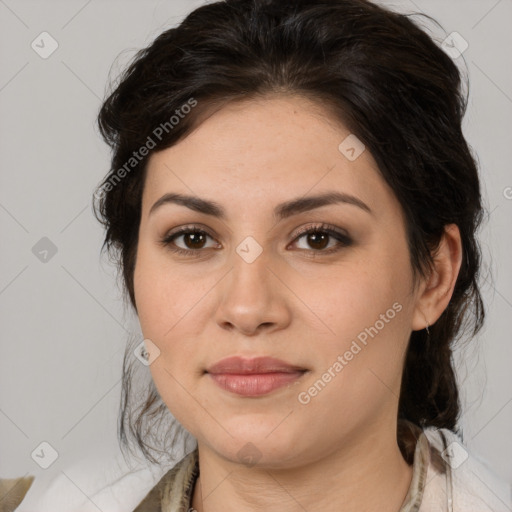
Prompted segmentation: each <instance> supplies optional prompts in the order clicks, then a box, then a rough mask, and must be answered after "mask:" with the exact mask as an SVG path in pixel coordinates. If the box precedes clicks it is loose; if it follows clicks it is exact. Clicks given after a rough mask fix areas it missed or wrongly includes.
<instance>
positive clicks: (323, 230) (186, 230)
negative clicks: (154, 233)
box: [160, 224, 352, 258]
mask: <svg viewBox="0 0 512 512" xmlns="http://www.w3.org/2000/svg"><path fill="white" fill-rule="evenodd" d="M190 233H194V234H200V235H206V236H209V237H210V238H213V236H211V235H210V234H209V233H208V232H207V231H205V230H203V229H200V228H199V227H196V226H185V227H183V228H180V229H179V230H178V231H175V232H174V233H170V234H169V235H167V236H165V237H164V238H163V239H162V240H161V241H160V243H161V244H162V245H163V246H164V247H166V248H168V249H169V250H170V251H172V252H174V253H177V254H180V255H183V256H188V257H192V258H194V257H199V256H201V255H200V254H199V253H200V252H202V251H203V249H182V248H181V247H176V245H175V244H174V243H173V240H174V239H175V238H177V237H179V236H180V235H183V234H190ZM309 234H326V235H329V236H331V237H333V238H335V239H336V240H337V241H338V245H337V246H335V247H331V248H330V249H316V250H315V249H311V250H310V253H311V256H309V257H311V258H316V257H318V255H320V256H322V255H323V256H326V255H330V254H333V253H336V252H338V251H340V250H341V249H342V248H344V247H348V246H350V245H352V239H351V238H350V237H349V236H348V235H346V234H345V233H343V232H341V231H339V230H338V229H337V228H336V227H334V226H331V225H329V224H321V225H318V226H308V227H306V228H303V229H301V230H299V232H298V233H296V235H295V238H294V239H293V242H296V241H298V240H299V239H300V238H302V237H303V236H305V235H309ZM302 250H303V251H307V249H302ZM193 253H196V254H193Z"/></svg>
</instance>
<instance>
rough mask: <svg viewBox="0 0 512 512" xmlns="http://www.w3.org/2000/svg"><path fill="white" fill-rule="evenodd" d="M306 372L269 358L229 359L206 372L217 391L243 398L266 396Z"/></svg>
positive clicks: (300, 368)
mask: <svg viewBox="0 0 512 512" xmlns="http://www.w3.org/2000/svg"><path fill="white" fill-rule="evenodd" d="M307 371H308V370H307V369H306V368H302V367H299V366H296V365H292V364H289V363H286V362H285V361H282V360H280V359H275V358H271V357H257V358H253V359H244V358H242V357H237V356H235V357H229V358H226V359H222V360H221V361H219V362H218V363H216V364H214V365H213V366H211V367H209V368H208V369H207V370H206V372H205V373H207V374H208V375H209V376H210V378H211V379H212V380H213V382H214V383H215V384H216V385H217V386H219V387H220V388H222V389H224V390H226V391H229V392H231V393H235V394H237V395H241V396H246V397H256V396H262V395H266V394H268V393H270V392H272V391H274V390H276V389H278V388H281V387H283V386H286V385H288V384H292V383H293V382H295V381H297V380H298V379H300V378H301V377H302V376H303V375H304V374H305V373H306V372H307Z"/></svg>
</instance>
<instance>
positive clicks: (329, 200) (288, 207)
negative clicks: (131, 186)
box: [149, 192, 373, 220]
mask: <svg viewBox="0 0 512 512" xmlns="http://www.w3.org/2000/svg"><path fill="white" fill-rule="evenodd" d="M336 203H344V204H349V205H352V206H357V207H358V208H360V209H362V210H364V211H366V212H367V213H370V214H373V212H372V210H371V209H370V207H369V206H368V205H367V204H366V203H364V202H363V201H361V199H359V198H357V197H355V196H353V195H350V194H345V193H342V192H326V193H324V194H319V195H316V196H310V197H299V198H297V199H292V200H290V201H286V202H284V203H281V204H279V205H277V206H276V208H275V209H274V217H275V218H276V219H278V220H282V219H286V218H288V217H291V216H293V215H297V214H299V213H303V212H307V211H310V210H314V209H315V208H320V207H321V206H326V205H330V204H336ZM164 204H178V205H181V206H186V207H187V208H190V209H191V210H194V211H196V212H199V213H204V214H206V215H211V216H213V217H217V218H219V219H223V220H225V219H226V212H225V210H224V208H223V207H222V206H221V205H220V204H218V203H216V202H215V201H210V200H207V199H202V198H200V197H197V196H188V195H183V194H176V193H168V194H165V195H163V196H162V197H161V198H160V199H158V200H157V201H156V202H155V203H154V204H153V206H152V207H151V209H150V210H149V215H151V214H152V213H153V212H154V211H155V210H156V209H157V208H159V207H161V206H162V205H164Z"/></svg>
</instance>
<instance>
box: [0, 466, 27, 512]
mask: <svg viewBox="0 0 512 512" xmlns="http://www.w3.org/2000/svg"><path fill="white" fill-rule="evenodd" d="M33 481H34V476H33V475H29V476H24V477H20V478H9V479H6V478H0V512H12V511H13V510H15V509H16V508H17V507H18V505H19V504H20V503H21V502H22V501H23V499H24V498H25V495H26V494H27V492H28V490H29V489H30V487H31V486H32V482H33Z"/></svg>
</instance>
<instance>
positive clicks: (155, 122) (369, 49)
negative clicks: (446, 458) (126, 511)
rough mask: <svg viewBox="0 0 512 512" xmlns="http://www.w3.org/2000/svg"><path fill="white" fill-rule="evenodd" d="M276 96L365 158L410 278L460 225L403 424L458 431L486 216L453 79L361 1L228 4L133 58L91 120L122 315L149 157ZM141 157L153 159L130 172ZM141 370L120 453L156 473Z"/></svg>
mask: <svg viewBox="0 0 512 512" xmlns="http://www.w3.org/2000/svg"><path fill="white" fill-rule="evenodd" d="M419 16H422V17H423V19H429V20H431V18H429V17H427V16H425V15H419ZM431 21H433V20H431ZM275 93H284V94H299V95H303V96H304V97H307V98H309V99H312V100H313V101H316V102H318V103H319V104H320V105H322V106H324V107H325V108H327V109H329V111H330V113H331V114H332V115H334V116H335V117H336V118H337V119H339V120H340V121H341V122H342V123H344V124H345V126H347V128H349V129H350V131H351V132H352V133H354V134H355V135H356V136H357V137H358V138H359V139H360V140H361V141H362V142H363V143H364V144H365V145H366V147H367V148H368V149H369V150H370V152H371V154H372V155H373V157H374V158H375V160H376V162H377V164H378V166H379V169H380V172H381V173H382V176H383V178H384V179H385V181H386V182H387V183H388V184H389V185H390V187H391V188H392V189H393V191H394V194H395V195H396V197H397V199H398V201H399V202H400V204H401V207H402V209H403V211H404V213H405V218H406V230H407V236H408V245H409V250H410V260H411V266H412V268H413V270H414V275H415V276H416V277H418V276H421V275H423V276H424V275H427V274H428V272H429V270H430V269H431V264H432V254H433V253H434V252H435V250H436V247H437V246H438V244H439V241H440V237H441V235H442V234H443V231H444V227H445V226H446V225H447V224H449V223H455V224H457V225H458V227H459V229H460V233H461V237H462V246H463V261H462V267H461V269H460V273H459V276H458V279H457V282H456V285H455V290H454V292H453V296H452V299H451V301H450V303H449V305H448V307H447V308H446V310H445V311H444V312H443V314H442V316H441V317H440V319H439V320H438V321H437V322H436V323H435V324H434V325H432V326H430V335H427V332H426V331H425V330H422V331H414V332H413V333H412V335H411V338H410V342H409V346H408V351H407V356H406V360H405V364H404V371H403V379H402V386H401V393H400V400H399V418H403V419H407V420H409V421H411V422H413V423H415V424H416V425H419V426H429V425H431V426H435V427H444V428H448V429H452V430H455V429H456V423H457V418H458V415H459V409H460V405H459V395H458V387H457V382H456V377H455V374H454V370H453V366H452V346H453V343H454V341H455V340H456V339H458V338H460V337H461V336H462V334H463V333H465V332H469V333H470V334H473V335H474V334H476V333H477V332H478V330H479V329H480V327H481V325H482V323H483V319H484V307H483V303H482V298H481V295H480V291H479V286H478V281H477V278H478V273H479V268H480V252H479V247H478V243H477V240H476V238H475V236H476V231H477V228H478V226H479V224H480V222H481V218H482V213H483V209H482V204H481V197H480V185H479V178H478V170H477V165H476V162H475V160H474V158H473V156H472V154H471V151H470V148H469V146H468V144H467V142H466V140H465V138H464V136H463V134H462V129H461V123H462V118H463V116H464V113H465V109H466V105H467V96H465V94H464V92H463V84H462V80H461V73H460V72H459V70H458V68H457V66H456V65H455V64H454V62H453V61H452V59H451V58H450V57H449V56H448V55H447V54H446V53H445V52H444V51H443V50H442V49H441V48H440V47H439V45H438V44H436V42H434V40H433V39H432V37H431V36H429V35H428V34H427V32H426V31H425V30H424V29H423V28H421V26H420V25H419V24H417V23H416V22H415V21H413V20H412V19H411V18H410V16H409V15H404V14H399V13H395V12H392V11H390V10H387V9H385V8H382V7H380V6H378V5H375V4H373V3H371V2H369V1H365V0H320V1H319V0H289V1H286V2H283V1H281V0H226V1H219V2H215V3H210V4H206V5H204V6H202V7H200V8H198V9H196V10H195V11H193V12H192V13H190V14H189V15H188V16H187V17H186V18H185V20H184V21H183V22H182V23H181V24H180V25H179V26H177V27H175V28H172V29H169V30H167V31H165V32H163V33H162V34H161V35H159V36H158V37H157V38H156V40H155V41H154V42H153V43H152V44H151V45H149V46H148V47H147V48H145V49H143V50H141V51H139V52H138V53H137V55H136V56H135V58H134V60H133V61H132V63H131V64H130V65H129V67H128V68H127V69H126V71H125V72H124V73H123V74H122V76H121V77H120V79H119V81H118V83H117V84H116V86H115V88H114V90H113V92H111V94H110V95H109V96H108V98H107V99H106V100H105V102H104V103H103V105H102V107H101V111H100V113H99V117H98V122H99V127H100V130H101V134H102V135H103V137H104V139H105V141H106V142H107V143H108V144H109V145H110V146H111V148H112V162H111V168H110V172H109V173H108V175H107V176H106V178H105V180H104V181H103V183H102V184H101V186H100V187H99V188H98V191H97V194H96V199H97V200H98V201H97V203H96V202H95V204H94V208H95V213H96V216H97V217H98V219H99V220H100V222H102V223H103V225H104V226H105V228H106V237H105V242H104V244H103V248H102V249H105V247H106V248H108V250H109V252H111V254H113V255H114V256H115V258H116V261H117V263H118V266H119V268H120V269H121V270H122V275H123V282H124V285H125V288H126V290H127V292H128V294H129V298H130V301H131V304H132V305H133V307H134V308H135V307H136V306H135V300H134V290H133V274H134V267H135V257H136V251H137V237H138V229H139V223H140V215H141V197H142V190H143V186H144V177H145V166H146V162H147V160H148V158H149V156H150V155H151V154H152V153H153V152H154V151H158V150H161V149H164V148H167V147H170V146H172V145H174V144H176V143H177V142H178V141H179V140H181V139H183V138H184V137H186V136H187V134H189V133H190V132H191V130H192V129H194V127H196V126H198V125H199V124H200V123H201V121H202V119H204V117H205V116H206V115H207V114H208V112H211V111H212V109H215V108H221V107H222V105H223V104H225V103H226V102H228V101H232V100H243V99H251V98H255V97H264V96H266V95H269V94H275ZM192 102H195V106H194V107H193V108H187V109H184V107H183V106H184V105H187V104H188V105H191V104H192ZM185 111H186V112H187V113H185ZM173 116H174V118H175V119H174V121H173V120H172V119H171V118H172V117H173ZM176 116H178V117H179V120H178V117H176ZM176 121H177V122H176ZM158 127H160V129H158ZM157 134H158V136H157ZM150 140H151V143H150V142H149V141H150ZM144 146H145V147H151V149H150V150H149V152H148V154H147V155H146V156H145V157H143V158H140V161H139V157H140V155H139V154H138V156H137V161H135V160H130V159H131V158H134V157H133V155H134V151H135V152H137V151H138V150H139V149H140V148H142V147H144ZM127 162H130V165H128V166H127ZM132 164H133V165H132ZM121 169H124V172H121V173H120V170H121ZM120 174H122V178H120ZM116 176H117V179H116V180H115V183H114V178H115V177H116ZM137 363H138V361H136V360H135V358H134V357H133V354H132V352H131V349H130V347H127V351H126V354H125V360H124V365H123V399H122V403H121V410H120V421H119V435H120V440H121V441H122V444H125V445H129V442H128V437H133V438H135V440H136V443H137V445H138V446H139V448H140V449H141V450H142V453H143V454H144V456H145V457H147V458H148V460H152V461H155V459H154V458H153V457H152V455H151V452H153V453H155V451H158V452H160V453H166V451H167V448H165V447H163V446H162V440H161V439H159V438H158V434H157V433H156V432H157V430H156V429H155V424H157V423H158V424H159V422H160V421H162V418H164V417H165V415H169V411H168V410H167V408H166V406H165V404H164V403H163V402H162V400H161V398H160V396H159V395H158V392H157V390H156V389H155V387H154V385H152V383H149V384H148V388H147V394H146V396H145V398H144V400H143V402H142V405H141V406H140V407H139V408H138V409H137V410H135V407H134V406H133V405H132V404H131V400H132V398H133V397H132V391H131V381H132V378H133V365H134V364H137ZM169 417H170V415H169ZM168 431H169V432H170V430H168ZM150 438H153V439H155V443H156V445H160V448H163V449H161V450H160V449H158V446H150V443H149V439H150Z"/></svg>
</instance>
